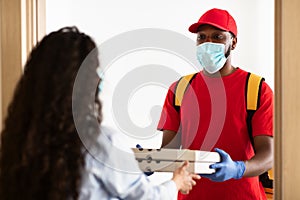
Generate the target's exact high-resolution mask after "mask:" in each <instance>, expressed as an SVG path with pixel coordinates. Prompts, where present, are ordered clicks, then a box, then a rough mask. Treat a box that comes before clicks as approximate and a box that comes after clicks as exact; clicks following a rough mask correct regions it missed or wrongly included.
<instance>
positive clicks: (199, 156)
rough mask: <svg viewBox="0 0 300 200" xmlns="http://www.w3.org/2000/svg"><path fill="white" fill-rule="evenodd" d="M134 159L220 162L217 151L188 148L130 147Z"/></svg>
mask: <svg viewBox="0 0 300 200" xmlns="http://www.w3.org/2000/svg"><path fill="white" fill-rule="evenodd" d="M132 150H133V152H134V155H135V158H136V160H138V161H139V160H147V161H148V162H149V161H152V160H155V161H185V160H187V161H189V162H209V163H216V162H220V161H221V158H220V155H219V154H218V153H217V152H209V151H199V150H189V149H166V148H162V149H139V148H133V149H132Z"/></svg>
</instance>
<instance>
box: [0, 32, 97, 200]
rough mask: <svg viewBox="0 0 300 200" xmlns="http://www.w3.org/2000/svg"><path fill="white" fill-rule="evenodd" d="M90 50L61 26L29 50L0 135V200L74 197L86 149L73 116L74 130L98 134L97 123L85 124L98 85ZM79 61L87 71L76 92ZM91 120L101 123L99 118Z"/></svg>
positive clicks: (87, 41)
mask: <svg viewBox="0 0 300 200" xmlns="http://www.w3.org/2000/svg"><path fill="white" fill-rule="evenodd" d="M95 49H96V45H95V42H94V41H93V40H92V39H91V38H90V37H89V36H88V35H86V34H84V33H81V32H79V30H78V29H77V28H76V27H65V28H62V29H60V30H58V31H55V32H52V33H50V34H48V35H47V36H45V37H44V38H43V39H42V41H41V42H39V43H38V44H37V45H36V46H35V48H34V49H33V50H32V52H31V54H30V56H29V57H28V60H27V63H26V65H25V68H24V73H23V75H22V77H21V79H20V80H19V82H18V84H17V86H16V90H15V93H14V96H13V99H12V102H11V104H10V106H9V108H8V115H7V118H6V120H5V123H4V129H3V131H2V134H1V151H0V169H1V170H0V199H2V200H6V199H8V200H11V199H13V200H18V199H22V200H27V199H28V200H29V199H30V200H32V199H44V200H47V199H49V200H50V199H51V200H53V199H55V200H56V199H58V200H59V199H62V200H65V199H78V197H79V189H80V184H81V171H82V169H83V167H84V155H85V152H86V151H85V148H84V145H83V143H82V142H81V139H80V136H79V134H78V131H77V127H76V126H75V122H74V117H73V116H74V112H75V115H76V116H80V118H79V120H77V123H79V124H78V125H79V126H83V127H87V126H88V127H89V130H88V131H89V132H91V130H92V132H94V133H95V134H99V127H98V126H99V124H97V125H95V124H93V123H91V124H89V122H88V121H89V117H88V116H95V110H94V109H91V106H90V105H89V104H90V99H91V98H90V97H92V98H94V99H93V100H94V103H95V90H96V88H97V83H98V82H99V77H98V76H97V74H96V68H97V66H98V64H99V63H98V53H97V51H96V52H94V53H93V54H92V56H89V59H86V58H87V56H88V55H90V54H91V52H92V50H95ZM87 60H88V61H87ZM83 62H85V63H86V64H85V67H86V68H87V70H85V71H84V72H82V74H81V78H79V82H80V81H81V83H84V84H82V87H81V88H79V89H78V88H77V89H76V88H75V87H74V84H75V80H76V77H78V71H79V69H80V67H81V66H82V63H83ZM80 79H82V80H80ZM74 93H76V94H75V95H74ZM98 103H99V105H97V109H99V112H101V103H100V102H98ZM75 104H76V105H77V108H76V110H75V111H74V105H75ZM95 118H98V120H99V122H101V115H99V116H95ZM82 124H84V125H82ZM76 125H77V124H76ZM80 131H83V132H81V134H85V133H84V131H85V130H80Z"/></svg>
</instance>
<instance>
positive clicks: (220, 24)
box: [189, 8, 237, 36]
mask: <svg viewBox="0 0 300 200" xmlns="http://www.w3.org/2000/svg"><path fill="white" fill-rule="evenodd" d="M203 24H209V25H212V26H215V27H217V28H219V29H221V30H224V31H230V32H231V33H233V34H234V35H235V36H237V27H236V23H235V20H234V19H233V17H232V16H231V15H230V14H229V13H228V11H226V10H221V9H218V8H213V9H211V10H208V11H206V12H205V13H204V14H203V15H202V16H201V17H200V19H199V21H198V22H197V23H194V24H192V25H191V26H190V27H189V31H190V32H192V33H197V32H198V28H199V26H200V25H203Z"/></svg>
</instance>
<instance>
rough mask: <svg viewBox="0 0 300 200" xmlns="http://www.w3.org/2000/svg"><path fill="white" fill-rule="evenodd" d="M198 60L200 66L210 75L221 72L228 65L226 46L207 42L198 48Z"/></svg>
mask: <svg viewBox="0 0 300 200" xmlns="http://www.w3.org/2000/svg"><path fill="white" fill-rule="evenodd" d="M197 59H198V61H199V63H200V65H201V66H202V67H203V68H204V69H205V71H207V72H208V73H210V74H213V73H216V72H217V71H219V70H220V69H221V68H222V67H223V66H224V64H225V63H226V60H227V59H226V57H225V45H224V44H220V43H213V42H205V43H203V44H200V45H198V46H197Z"/></svg>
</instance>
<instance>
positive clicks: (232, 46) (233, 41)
mask: <svg viewBox="0 0 300 200" xmlns="http://www.w3.org/2000/svg"><path fill="white" fill-rule="evenodd" d="M236 43H237V37H234V38H233V39H232V45H231V50H234V49H235V47H236Z"/></svg>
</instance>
